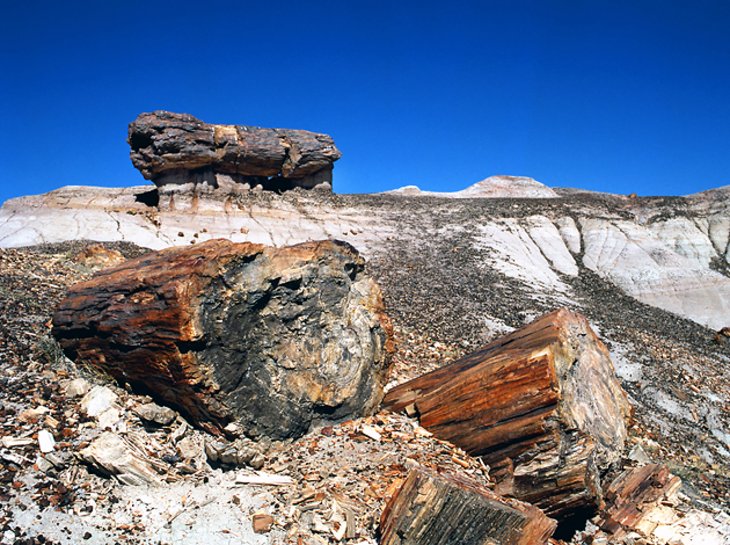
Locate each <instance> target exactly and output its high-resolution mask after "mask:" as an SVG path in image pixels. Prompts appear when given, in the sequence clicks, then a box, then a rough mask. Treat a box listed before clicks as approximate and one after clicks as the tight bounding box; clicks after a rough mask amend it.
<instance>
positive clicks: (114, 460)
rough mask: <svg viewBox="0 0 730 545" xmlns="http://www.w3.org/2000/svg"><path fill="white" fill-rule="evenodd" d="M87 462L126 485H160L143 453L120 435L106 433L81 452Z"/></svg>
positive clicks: (82, 457) (80, 454)
mask: <svg viewBox="0 0 730 545" xmlns="http://www.w3.org/2000/svg"><path fill="white" fill-rule="evenodd" d="M79 456H80V457H81V459H82V460H84V461H85V462H87V463H89V464H91V465H92V466H94V467H96V468H97V469H99V470H101V471H102V472H103V473H107V474H109V475H114V476H115V477H116V478H117V479H119V481H121V482H123V483H125V484H131V485H142V484H152V483H158V482H159V481H160V478H159V476H158V474H157V473H156V472H155V470H154V469H153V467H152V466H151V465H150V463H149V462H148V461H147V460H145V459H144V455H143V454H142V453H138V452H135V450H134V447H132V446H131V445H130V444H128V443H127V442H126V441H125V440H124V439H122V438H121V437H119V436H118V435H116V434H114V433H112V432H108V431H105V432H104V433H102V434H101V435H100V436H99V437H97V438H96V439H95V440H94V441H93V442H92V443H91V444H90V445H89V446H88V447H86V448H85V449H83V450H82V451H81V452H79Z"/></svg>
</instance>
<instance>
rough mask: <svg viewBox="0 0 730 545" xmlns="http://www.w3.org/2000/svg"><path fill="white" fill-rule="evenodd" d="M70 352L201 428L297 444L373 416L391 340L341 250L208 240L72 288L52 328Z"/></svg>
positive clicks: (367, 284) (372, 295)
mask: <svg viewBox="0 0 730 545" xmlns="http://www.w3.org/2000/svg"><path fill="white" fill-rule="evenodd" d="M53 334H54V335H55V336H56V338H57V339H58V340H59V342H60V344H61V346H62V347H63V349H64V351H65V352H66V354H67V355H68V356H69V357H70V358H71V359H74V360H76V361H78V362H82V363H84V364H86V365H90V366H92V367H96V368H98V369H100V370H103V371H104V372H106V373H108V374H110V375H111V376H112V377H114V378H115V379H117V380H119V381H121V382H126V383H129V384H130V385H131V386H133V387H134V388H136V389H138V390H140V391H145V392H149V393H151V394H153V395H154V396H155V397H156V398H158V399H159V400H161V401H162V402H164V403H166V404H169V405H172V406H174V407H175V408H178V409H180V410H182V411H183V412H184V414H186V415H187V416H188V417H190V418H191V419H192V420H193V421H195V422H197V423H198V424H199V425H200V426H202V427H204V428H206V429H208V430H210V431H213V432H220V430H221V429H222V428H224V427H225V425H226V424H227V423H229V422H231V421H234V420H235V421H237V422H239V423H240V424H241V425H242V427H243V429H244V430H245V431H246V433H247V434H248V435H250V436H253V437H258V436H262V435H265V436H270V437H274V438H286V437H293V436H298V435H301V434H303V433H306V431H307V430H308V429H309V427H310V426H311V425H313V424H314V423H316V422H320V421H337V420H341V419H343V418H346V417H350V416H354V415H360V414H367V413H371V412H373V411H374V410H376V409H377V407H378V405H379V403H380V400H381V399H382V392H383V385H384V384H385V380H386V377H387V374H388V370H389V364H390V351H391V333H390V322H389V321H388V318H387V317H386V316H385V314H384V311H383V306H382V298H381V294H380V290H379V288H378V286H377V285H376V284H375V283H374V282H373V281H372V280H371V279H370V278H369V277H367V276H366V275H365V274H364V260H363V259H362V258H361V257H360V256H359V255H358V253H357V251H356V250H355V249H354V248H352V247H351V246H349V245H347V244H345V243H339V242H333V241H321V242H310V243H303V244H299V245H296V246H290V247H285V248H271V247H264V246H261V245H258V244H249V243H242V244H235V243H232V242H230V241H227V240H222V239H219V240H212V241H208V242H205V243H202V244H198V245H195V246H187V247H179V248H170V249H166V250H162V251H160V252H154V253H150V254H147V255H145V256H143V257H141V258H138V259H136V260H131V261H128V262H125V263H123V264H122V265H120V266H118V267H116V268H112V269H107V270H105V271H102V272H101V273H100V274H98V275H97V276H95V277H93V278H92V279H91V280H89V281H87V282H82V283H79V284H76V285H74V286H73V287H72V288H71V289H70V290H69V294H68V296H67V298H66V299H65V300H63V301H62V302H61V304H60V306H59V308H58V310H57V311H56V313H55V315H54V318H53Z"/></svg>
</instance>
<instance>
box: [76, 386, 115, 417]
mask: <svg viewBox="0 0 730 545" xmlns="http://www.w3.org/2000/svg"><path fill="white" fill-rule="evenodd" d="M116 400H117V394H115V393H114V392H113V391H111V390H110V389H109V388H107V387H106V386H94V387H93V388H92V389H91V390H90V391H89V393H87V394H86V395H85V396H84V397H83V399H82V400H81V412H82V413H84V414H86V415H87V416H91V417H94V418H95V417H97V416H99V415H100V414H101V413H103V412H104V411H106V410H107V409H109V408H111V406H112V405H113V404H114V402H116Z"/></svg>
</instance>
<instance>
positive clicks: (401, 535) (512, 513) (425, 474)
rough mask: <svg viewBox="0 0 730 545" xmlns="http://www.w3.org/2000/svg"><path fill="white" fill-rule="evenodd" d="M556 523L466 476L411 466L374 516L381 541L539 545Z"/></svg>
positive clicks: (424, 544)
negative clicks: (401, 483)
mask: <svg viewBox="0 0 730 545" xmlns="http://www.w3.org/2000/svg"><path fill="white" fill-rule="evenodd" d="M555 526H556V523H555V521H554V520H552V519H549V518H548V517H546V516H545V515H544V514H543V513H542V511H540V510H539V509H537V508H536V507H534V506H532V505H529V504H526V503H523V502H520V501H517V500H513V499H505V498H501V497H499V496H498V495H497V494H495V493H494V492H492V491H491V490H489V489H487V488H485V487H483V486H481V485H480V484H479V483H477V482H475V481H472V480H470V479H467V478H466V477H462V476H456V475H446V474H436V473H433V472H431V471H427V470H425V469H422V468H414V469H412V470H411V471H410V472H409V474H408V477H407V478H406V480H405V481H404V483H403V485H402V486H401V488H400V489H399V490H398V491H397V492H396V493H395V494H394V495H393V497H392V498H391V499H390V500H389V501H388V503H387V505H386V506H385V509H384V510H383V513H382V516H381V517H380V533H381V540H380V543H381V545H540V544H543V543H546V542H547V539H548V538H549V537H550V536H551V535H552V534H553V532H554V531H555Z"/></svg>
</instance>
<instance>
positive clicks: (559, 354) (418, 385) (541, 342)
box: [384, 309, 630, 518]
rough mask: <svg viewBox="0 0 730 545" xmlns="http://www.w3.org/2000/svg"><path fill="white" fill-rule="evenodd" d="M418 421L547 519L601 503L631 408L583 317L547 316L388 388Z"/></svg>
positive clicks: (393, 404)
mask: <svg viewBox="0 0 730 545" xmlns="http://www.w3.org/2000/svg"><path fill="white" fill-rule="evenodd" d="M408 406H412V407H410V408H414V409H415V410H416V412H417V414H418V415H419V418H420V421H421V425H422V426H424V427H425V428H427V429H428V430H430V431H431V432H433V433H434V434H435V435H436V436H438V437H440V438H442V439H446V440H448V441H451V442H452V443H454V444H456V445H458V446H459V447H461V448H463V449H464V450H465V451H467V452H468V453H470V454H472V455H474V456H481V457H482V458H483V459H484V460H485V462H486V463H488V464H489V465H490V466H491V467H492V475H493V477H494V478H495V479H496V480H497V482H498V487H497V491H498V492H500V493H502V494H507V495H513V496H514V497H517V498H520V499H523V500H525V501H529V502H531V503H534V504H536V505H537V506H539V507H541V508H542V509H544V510H545V511H546V512H547V513H548V514H550V515H551V516H556V517H558V518H561V517H563V516H568V515H569V514H570V513H571V512H573V511H574V510H575V509H577V508H583V507H596V506H598V505H600V503H601V488H600V477H599V473H600V471H601V470H602V469H605V468H607V467H608V466H609V465H610V464H611V463H612V462H614V461H616V460H617V459H618V457H619V456H620V453H621V451H622V450H623V445H624V441H625V438H626V422H625V420H626V419H627V417H628V416H629V413H630V406H629V403H628V400H627V398H626V395H625V393H624V392H623V390H622V389H621V386H620V384H619V382H618V380H617V379H616V377H615V373H614V368H613V364H612V363H611V360H610V358H609V354H608V351H607V349H606V347H605V346H604V345H603V343H602V342H601V341H600V340H599V339H598V337H597V336H596V335H595V333H594V332H593V331H592V329H591V328H590V325H589V324H588V322H587V320H586V319H585V318H584V317H583V316H582V315H580V314H577V313H574V312H571V311H569V310H567V309H560V310H558V311H555V312H553V313H550V314H548V315H546V316H543V317H542V318H539V319H538V320H536V321H534V322H533V323H531V324H529V325H527V326H525V327H524V328H522V329H519V330H517V331H515V332H513V333H511V334H510V335H507V336H505V337H502V338H501V339H498V340H496V341H494V342H493V343H491V344H489V345H487V346H486V347H484V348H483V349H481V350H478V351H476V352H474V353H472V354H469V355H467V356H465V357H463V358H461V359H459V360H457V361H454V362H453V363H450V364H448V365H445V366H444V367H442V368H440V369H437V370H435V371H433V372H431V373H428V374H426V375H423V376H421V377H418V378H416V379H414V380H412V381H410V382H407V383H405V384H401V385H399V386H396V387H395V388H393V389H392V390H391V391H389V392H388V393H387V394H386V396H385V400H384V407H385V408H387V409H390V410H392V411H400V410H403V409H405V408H406V407H408Z"/></svg>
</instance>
